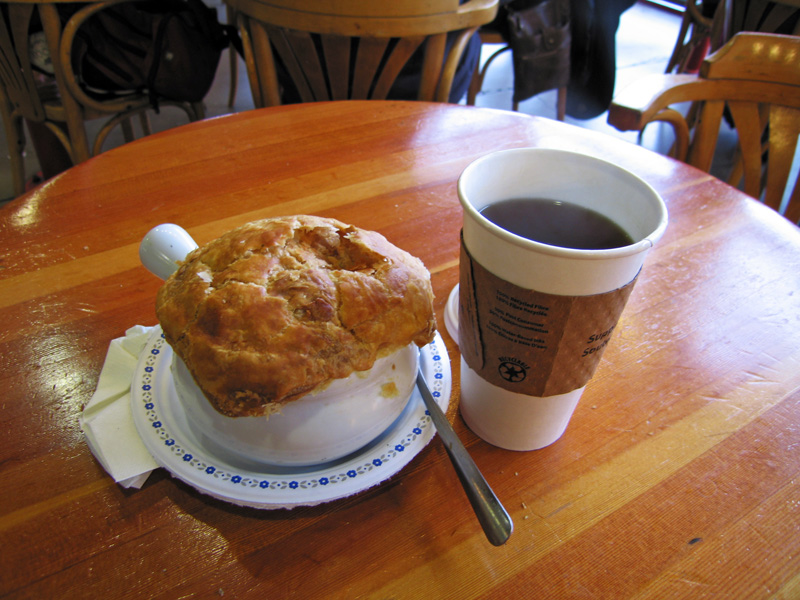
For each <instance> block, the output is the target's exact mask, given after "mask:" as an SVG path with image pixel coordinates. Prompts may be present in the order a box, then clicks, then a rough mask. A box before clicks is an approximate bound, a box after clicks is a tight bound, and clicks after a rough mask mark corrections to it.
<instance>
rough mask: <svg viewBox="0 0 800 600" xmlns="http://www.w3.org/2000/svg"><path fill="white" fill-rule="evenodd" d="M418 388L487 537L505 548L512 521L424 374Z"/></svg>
mask: <svg viewBox="0 0 800 600" xmlns="http://www.w3.org/2000/svg"><path fill="white" fill-rule="evenodd" d="M417 386H418V387H419V391H420V393H421V394H422V399H423V400H424V401H425V406H426V408H427V409H428V413H430V416H431V420H432V421H433V424H434V425H435V426H436V430H437V431H438V433H439V435H440V436H441V438H442V441H443V442H444V447H445V450H447V454H448V456H450V460H451V461H452V463H453V466H454V467H455V469H456V473H458V478H459V479H460V480H461V485H462V486H463V487H464V491H465V492H466V494H467V498H469V502H470V504H472V509H473V510H474V511H475V514H476V515H477V517H478V521H479V522H480V524H481V527H483V531H484V533H485V534H486V537H487V538H488V539H489V541H490V542H491V543H492V544H493V545H495V546H501V545H503V544H505V542H506V541H507V540H508V538H509V536H510V535H511V532H512V531H513V530H514V523H513V522H512V521H511V517H510V516H509V515H508V513H507V512H506V509H505V508H504V507H503V505H502V504H501V503H500V500H498V499H497V496H495V494H494V492H493V491H492V488H490V487H489V484H488V483H487V482H486V479H485V478H484V477H483V475H482V474H481V472H480V470H479V469H478V466H477V465H476V464H475V462H474V461H473V460H472V457H471V456H470V455H469V453H468V452H467V449H466V448H464V445H463V444H462V443H461V440H459V439H458V436H457V435H456V432H455V431H454V430H453V427H452V426H451V425H450V421H448V420H447V417H445V416H444V413H443V412H442V409H441V408H439V405H438V404H437V403H436V400H434V398H433V396H432V395H431V392H430V389H429V388H428V384H427V382H426V381H425V376H424V375H423V374H422V371H421V370H419V371H417Z"/></svg>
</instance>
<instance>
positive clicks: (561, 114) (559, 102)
mask: <svg viewBox="0 0 800 600" xmlns="http://www.w3.org/2000/svg"><path fill="white" fill-rule="evenodd" d="M566 116H567V86H564V87H560V88H558V98H557V99H556V118H557V119H558V120H559V121H563V120H564V118H565V117H566Z"/></svg>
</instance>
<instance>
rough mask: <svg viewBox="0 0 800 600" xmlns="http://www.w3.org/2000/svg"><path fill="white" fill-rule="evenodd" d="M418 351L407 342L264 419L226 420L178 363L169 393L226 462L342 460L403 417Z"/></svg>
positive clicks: (292, 463) (176, 360) (294, 463)
mask: <svg viewBox="0 0 800 600" xmlns="http://www.w3.org/2000/svg"><path fill="white" fill-rule="evenodd" d="M418 363H419V351H418V349H417V347H416V346H415V345H414V344H410V345H409V346H406V347H405V348H402V349H400V350H398V351H397V352H395V353H393V354H391V355H389V356H386V357H384V358H381V359H379V360H377V361H376V362H375V364H374V366H373V367H372V369H370V370H369V371H361V372H356V373H353V374H352V375H350V377H347V378H346V379H337V380H334V381H333V382H332V383H331V384H330V385H329V386H327V387H326V388H325V389H324V390H321V391H319V392H317V393H316V394H309V395H308V396H305V397H303V398H300V399H299V400H295V401H294V402H290V403H288V404H286V405H285V406H284V407H283V408H282V410H281V412H280V413H279V414H273V415H271V416H270V417H227V416H225V415H223V414H221V413H219V412H217V411H216V410H215V409H214V407H213V406H211V404H210V403H209V401H208V400H207V399H206V397H205V396H204V395H203V393H202V392H201V391H200V389H199V388H198V387H197V384H196V383H195V381H194V379H193V378H192V375H191V373H189V370H188V369H187V368H186V365H185V364H184V362H183V361H182V360H181V359H180V358H179V357H178V356H177V355H176V356H175V357H174V358H173V361H172V376H173V380H174V383H175V390H176V391H177V394H178V398H179V400H180V402H181V405H182V406H183V410H184V413H185V414H186V419H187V421H188V423H189V426H190V427H191V428H192V430H193V431H194V433H195V434H197V435H198V436H200V437H201V438H202V441H203V443H204V444H207V445H209V446H213V449H214V451H215V452H216V453H218V454H219V455H221V457H224V458H226V459H228V460H230V461H231V462H234V463H238V464H242V463H243V462H244V463H256V464H259V465H276V466H287V467H298V466H311V465H317V464H320V463H325V462H329V461H332V460H336V459H339V458H342V457H344V456H347V455H348V454H351V453H353V452H355V451H356V450H359V449H360V448H362V447H364V446H366V445H367V444H369V442H371V441H372V440H374V439H375V438H377V437H378V436H379V435H380V434H381V433H383V432H384V431H385V430H386V429H387V428H388V427H389V426H390V425H391V424H392V423H393V422H394V421H395V420H396V419H397V418H398V417H399V416H400V414H401V413H402V412H403V410H404V409H405V407H406V405H407V404H408V400H409V398H410V397H411V393H412V391H413V390H414V385H415V382H416V373H417V368H418V366H419V364H418Z"/></svg>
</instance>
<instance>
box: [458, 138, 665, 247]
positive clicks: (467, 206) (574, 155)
mask: <svg viewBox="0 0 800 600" xmlns="http://www.w3.org/2000/svg"><path fill="white" fill-rule="evenodd" d="M507 154H531V155H534V154H549V155H559V154H560V155H562V156H565V157H566V156H569V157H570V158H571V159H577V160H582V161H585V162H587V163H594V164H597V165H603V167H604V168H606V169H610V170H612V171H616V172H617V173H619V174H621V175H624V176H625V177H626V178H627V179H629V180H630V181H632V182H634V183H635V184H636V185H639V186H640V187H641V188H642V189H643V190H644V192H645V193H647V194H649V195H651V196H652V197H653V199H655V201H656V204H657V205H658V208H659V212H660V213H661V216H660V219H659V222H658V224H657V225H656V227H655V228H654V229H653V230H652V231H651V232H650V233H649V234H647V235H646V236H645V237H644V238H642V239H641V240H639V241H637V242H634V243H633V244H628V245H626V246H620V247H618V248H607V249H595V250H587V249H581V248H567V247H563V246H552V245H550V244H544V243H542V242H537V241H534V240H531V239H528V238H524V237H522V236H519V235H516V234H514V233H511V232H510V231H506V230H505V229H503V228H502V227H500V226H498V225H496V224H495V223H493V222H492V221H490V220H489V219H487V218H486V217H484V216H483V215H482V214H481V213H480V212H479V211H478V210H477V209H476V208H475V207H474V206H473V205H472V203H470V202H469V201H468V200H467V198H466V192H465V190H464V181H465V178H466V177H468V176H469V174H470V173H471V172H472V171H474V170H475V169H477V168H479V167H480V166H481V164H483V163H485V162H488V161H491V160H497V158H498V157H499V156H501V155H507ZM457 189H458V198H459V200H460V202H461V206H462V208H463V209H464V210H465V211H466V212H468V213H469V214H470V216H471V217H472V218H473V219H474V220H475V221H476V222H477V223H480V225H481V226H483V227H484V228H485V229H486V230H487V231H489V232H491V233H492V234H493V235H495V236H496V237H498V238H500V239H502V240H504V241H506V242H508V243H512V244H514V245H517V246H520V247H522V248H525V249H530V250H535V251H537V252H541V253H545V254H550V255H553V256H558V257H563V258H570V259H585V260H604V259H611V258H619V257H624V256H631V255H634V254H638V253H639V252H643V251H646V250H648V249H650V248H652V247H653V246H654V245H655V243H656V242H657V241H658V240H659V239H660V238H661V236H662V235H663V234H664V231H666V228H667V224H668V220H669V217H668V213H667V207H666V204H665V203H664V200H663V198H661V195H660V194H659V193H658V192H657V191H656V190H655V189H654V188H653V186H651V185H650V184H649V183H647V182H646V181H645V180H644V179H642V178H641V177H639V176H638V175H636V174H635V173H632V172H631V171H629V170H627V169H625V168H623V167H620V166H619V165H616V164H614V163H612V162H610V161H607V160H603V159H601V158H597V157H595V156H591V155H589V154H583V153H581V152H574V151H571V150H560V149H556V148H508V149H505V150H498V151H496V152H490V153H488V154H485V155H483V156H481V157H479V158H477V159H475V160H474V161H472V162H471V163H470V164H469V165H467V167H466V168H465V169H464V170H463V171H462V173H461V175H460V176H459V178H458V184H457Z"/></svg>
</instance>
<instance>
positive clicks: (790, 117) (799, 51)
mask: <svg viewBox="0 0 800 600" xmlns="http://www.w3.org/2000/svg"><path fill="white" fill-rule="evenodd" d="M680 103H692V104H693V105H698V106H699V109H698V110H697V113H696V114H697V117H696V122H691V123H690V122H687V121H686V118H685V117H684V115H683V114H682V113H681V112H680V111H679V110H677V109H676V108H675V106H674V105H676V104H680ZM695 103H699V104H695ZM726 111H727V114H728V115H729V116H730V118H731V119H732V122H733V125H734V127H735V131H736V134H737V137H738V150H737V156H736V161H735V166H734V168H733V169H732V172H731V173H730V176H729V178H728V182H729V183H731V184H732V185H740V184H742V183H743V188H742V189H743V190H744V191H745V192H746V193H747V194H749V195H751V196H753V197H755V198H760V199H762V200H763V201H764V203H766V204H767V205H768V206H771V207H772V208H774V209H776V210H781V208H782V205H783V210H782V212H783V213H784V214H785V216H786V217H787V218H788V219H790V220H791V221H792V222H794V223H797V222H798V220H800V185H798V183H797V181H795V183H794V186H792V185H791V181H790V174H791V171H792V164H793V160H794V157H795V154H796V152H797V149H798V135H800V38H799V37H796V36H786V35H778V34H767V33H748V32H742V33H738V34H736V35H735V36H734V37H733V38H732V39H731V40H730V41H729V42H728V43H727V44H726V45H725V46H723V47H722V48H720V49H719V50H718V51H717V52H715V53H714V54H712V55H711V56H709V57H708V58H707V59H706V60H705V61H704V62H703V64H702V66H701V67H700V72H699V74H697V75H687V74H677V75H669V74H665V75H654V76H650V77H649V78H643V79H641V80H639V81H638V82H636V83H634V84H632V85H631V86H630V87H628V88H627V89H625V90H623V91H622V93H621V94H620V95H619V96H618V97H617V98H615V99H614V102H613V103H612V105H611V109H610V111H609V115H608V122H609V123H610V124H611V125H613V126H614V127H616V128H617V129H619V130H621V131H642V130H643V129H644V128H645V126H646V125H647V124H648V123H651V122H653V121H664V122H667V123H669V124H670V125H671V126H672V128H673V130H674V132H675V145H674V146H673V150H672V154H673V156H675V157H676V158H678V159H680V160H682V161H684V162H688V163H689V164H691V165H693V166H696V167H698V168H700V169H703V170H704V171H708V170H709V169H710V167H711V161H712V159H713V157H714V150H715V148H716V144H717V140H718V137H719V132H720V125H721V122H722V118H723V114H726ZM742 180H743V181H742ZM787 203H788V204H787Z"/></svg>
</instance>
